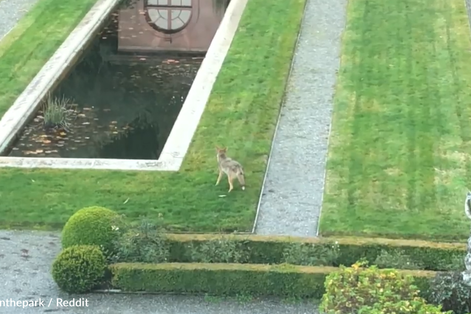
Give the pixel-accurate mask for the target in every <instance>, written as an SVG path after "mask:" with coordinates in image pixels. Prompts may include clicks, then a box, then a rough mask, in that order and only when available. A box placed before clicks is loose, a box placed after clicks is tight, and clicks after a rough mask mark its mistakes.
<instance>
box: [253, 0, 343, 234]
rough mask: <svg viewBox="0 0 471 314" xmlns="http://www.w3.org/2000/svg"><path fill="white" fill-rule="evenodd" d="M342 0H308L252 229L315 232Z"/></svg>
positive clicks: (337, 55) (330, 110) (319, 206)
mask: <svg viewBox="0 0 471 314" xmlns="http://www.w3.org/2000/svg"><path fill="white" fill-rule="evenodd" d="M346 5H347V0H329V1H325V0H308V4H307V7H306V11H305V14H304V21H303V24H302V26H301V33H300V37H299V41H298V46H297V48H296V53H295V58H294V64H293V67H292V72H291V75H290V78H289V82H288V88H287V91H286V100H285V103H284V104H283V107H282V109H281V116H280V121H279V122H278V123H279V124H278V128H277V131H276V135H275V139H274V142H273V147H272V152H271V156H270V162H269V166H268V170H267V177H266V181H265V185H264V189H263V194H262V199H261V203H260V204H261V206H260V209H259V215H258V222H257V225H256V229H255V232H256V233H257V234H265V235H291V236H316V235H317V224H318V220H319V215H320V211H321V205H322V196H323V192H324V173H325V161H326V155H327V145H328V136H329V129H330V120H331V112H332V98H333V93H334V86H335V83H336V76H337V71H338V68H339V63H340V61H339V55H340V40H341V34H342V32H343V29H344V26H345V14H346Z"/></svg>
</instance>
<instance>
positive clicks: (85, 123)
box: [82, 122, 90, 125]
mask: <svg viewBox="0 0 471 314" xmlns="http://www.w3.org/2000/svg"><path fill="white" fill-rule="evenodd" d="M82 124H83V125H89V124H90V122H84V123H82Z"/></svg>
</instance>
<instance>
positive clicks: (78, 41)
mask: <svg viewBox="0 0 471 314" xmlns="http://www.w3.org/2000/svg"><path fill="white" fill-rule="evenodd" d="M118 2H119V0H99V1H98V2H97V3H96V4H95V5H94V6H93V8H92V9H91V10H90V11H89V12H88V13H87V15H86V16H85V17H84V19H83V20H82V21H81V22H80V24H79V25H78V26H77V27H76V28H75V29H74V30H73V31H72V33H71V34H70V35H69V37H68V38H67V39H66V40H65V42H64V43H63V44H62V45H61V46H60V47H59V49H58V50H57V51H56V53H55V54H54V55H53V56H52V57H51V59H49V61H48V62H47V63H46V64H45V65H44V67H43V68H42V69H41V71H40V72H39V73H38V74H37V75H36V77H35V78H34V79H33V80H32V82H31V83H30V84H29V85H28V87H27V88H26V89H25V91H24V92H23V93H22V94H21V95H20V96H19V97H18V99H17V100H16V101H15V103H14V104H13V106H12V107H10V109H9V110H8V111H7V112H6V113H5V115H4V116H3V118H2V119H1V120H0V130H1V131H2V132H1V133H0V154H3V153H5V151H6V150H7V148H8V146H9V145H10V144H11V143H12V142H13V141H14V139H15V137H16V136H17V134H18V132H20V130H21V129H22V128H23V127H24V125H25V124H26V123H27V122H28V120H29V119H30V118H31V117H32V116H33V115H34V113H35V112H36V110H37V109H38V107H39V105H40V102H41V100H42V99H43V98H44V97H45V96H46V94H47V92H48V91H50V90H51V89H53V88H54V86H55V85H56V84H57V83H58V81H59V79H60V77H61V76H62V75H64V72H66V71H67V70H70V68H71V67H72V66H73V64H74V62H75V61H76V60H77V58H78V57H79V56H80V54H81V53H82V52H83V46H84V45H86V44H87V43H89V42H90V41H91V39H92V38H93V36H94V34H95V32H96V31H97V30H98V28H99V27H100V26H101V24H102V23H103V22H104V20H105V19H106V17H107V16H108V15H109V13H110V12H111V10H112V9H113V8H114V7H115V6H116V5H117V4H118ZM247 2H248V0H233V1H231V3H230V4H229V7H228V8H227V10H226V13H225V15H224V18H223V20H222V22H221V24H220V26H219V28H218V30H217V32H216V35H215V37H214V39H213V41H212V43H211V46H210V47H209V49H208V52H207V54H206V57H205V59H204V60H203V63H202V65H201V67H200V69H199V71H198V73H197V75H196V78H195V80H194V82H193V84H192V86H191V89H190V91H189V93H188V96H187V98H186V100H185V102H184V104H183V107H182V109H181V111H180V114H179V115H178V117H177V120H176V121H175V124H174V126H173V128H172V131H171V133H170V135H169V137H168V139H167V142H166V144H165V146H164V148H163V151H162V153H161V155H160V157H159V159H158V160H156V161H154V160H126V159H85V158H38V157H6V156H0V167H20V168H56V169H107V170H148V171H156V170H157V171H158V170H160V171H178V170H179V169H180V167H181V164H182V163H183V159H184V157H185V155H186V152H187V151H188V148H189V146H190V143H191V140H192V138H193V135H194V133H195V131H196V129H197V126H198V124H199V120H200V118H201V116H202V114H203V112H204V109H205V107H206V103H207V101H208V99H209V96H210V94H211V90H212V88H213V85H214V82H215V81H216V78H217V76H218V74H219V71H220V69H221V67H222V64H223V62H224V59H225V57H226V55H227V53H228V51H229V48H230V46H231V44H232V40H233V38H234V36H235V34H236V31H237V28H238V25H239V22H240V20H241V17H242V14H243V12H244V9H245V7H246V4H247Z"/></svg>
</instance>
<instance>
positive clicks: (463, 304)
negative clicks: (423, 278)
mask: <svg viewBox="0 0 471 314" xmlns="http://www.w3.org/2000/svg"><path fill="white" fill-rule="evenodd" d="M428 293H429V297H428V298H427V299H428V301H429V302H431V303H434V304H441V305H442V306H443V309H445V310H447V311H448V310H451V311H453V312H454V313H455V314H465V313H469V312H471V288H470V287H468V286H467V285H466V284H465V283H464V282H463V276H462V275H461V272H446V273H437V275H436V276H435V277H434V278H433V279H431V280H430V288H429V291H428Z"/></svg>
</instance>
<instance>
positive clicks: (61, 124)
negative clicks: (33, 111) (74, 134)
mask: <svg viewBox="0 0 471 314" xmlns="http://www.w3.org/2000/svg"><path fill="white" fill-rule="evenodd" d="M71 103H72V101H71V99H69V98H66V97H64V96H62V97H53V96H51V95H50V94H49V95H48V96H47V98H46V101H45V102H44V104H43V125H44V129H45V131H49V132H50V131H59V130H65V131H68V126H69V121H70V119H71V111H72V109H71V108H70V105H71Z"/></svg>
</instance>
